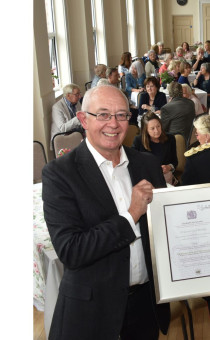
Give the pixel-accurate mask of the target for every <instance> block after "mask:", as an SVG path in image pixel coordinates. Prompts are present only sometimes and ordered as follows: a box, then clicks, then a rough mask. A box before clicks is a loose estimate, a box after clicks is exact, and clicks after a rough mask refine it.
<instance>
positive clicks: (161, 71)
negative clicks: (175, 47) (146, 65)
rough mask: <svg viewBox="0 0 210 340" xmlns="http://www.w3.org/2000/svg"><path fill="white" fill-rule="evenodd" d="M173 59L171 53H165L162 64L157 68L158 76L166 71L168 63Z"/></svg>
mask: <svg viewBox="0 0 210 340" xmlns="http://www.w3.org/2000/svg"><path fill="white" fill-rule="evenodd" d="M172 59H173V53H167V54H166V55H165V57H164V64H163V65H162V66H161V67H160V68H159V74H161V73H163V72H165V71H167V69H168V66H169V64H170V61H171V60H172Z"/></svg>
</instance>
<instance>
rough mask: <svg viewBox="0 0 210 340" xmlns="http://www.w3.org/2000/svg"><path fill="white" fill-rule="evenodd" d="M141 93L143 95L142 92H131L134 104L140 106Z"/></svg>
mask: <svg viewBox="0 0 210 340" xmlns="http://www.w3.org/2000/svg"><path fill="white" fill-rule="evenodd" d="M140 95H141V92H131V99H130V100H131V102H132V105H134V106H136V107H139V101H140Z"/></svg>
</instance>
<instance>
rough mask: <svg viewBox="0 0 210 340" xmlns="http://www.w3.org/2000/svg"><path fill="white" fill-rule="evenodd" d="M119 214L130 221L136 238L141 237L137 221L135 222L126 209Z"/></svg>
mask: <svg viewBox="0 0 210 340" xmlns="http://www.w3.org/2000/svg"><path fill="white" fill-rule="evenodd" d="M120 216H123V217H125V218H126V220H127V221H128V222H129V223H130V226H131V228H132V229H133V232H134V234H135V235H136V238H139V237H141V233H140V228H139V223H137V224H135V222H134V220H133V217H132V216H131V214H130V213H129V212H128V211H126V212H124V213H121V214H120Z"/></svg>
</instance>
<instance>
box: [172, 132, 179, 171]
mask: <svg viewBox="0 0 210 340" xmlns="http://www.w3.org/2000/svg"><path fill="white" fill-rule="evenodd" d="M170 156H171V164H173V166H174V168H176V167H177V165H178V159H177V152H176V139H175V137H174V136H173V135H171V150H170Z"/></svg>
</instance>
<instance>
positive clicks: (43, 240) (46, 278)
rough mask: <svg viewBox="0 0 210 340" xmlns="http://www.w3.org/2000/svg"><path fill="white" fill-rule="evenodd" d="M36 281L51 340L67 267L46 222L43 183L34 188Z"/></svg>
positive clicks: (37, 299)
mask: <svg viewBox="0 0 210 340" xmlns="http://www.w3.org/2000/svg"><path fill="white" fill-rule="evenodd" d="M33 222H34V223H33V243H34V249H33V278H34V292H33V298H34V306H35V307H36V308H37V309H38V310H40V311H44V323H45V333H46V337H47V338H48V334H49V329H50V325H51V320H52V316H53V312H54V308H55V303H56V300H57V296H58V289H59V285H60V281H61V278H62V276H63V264H62V263H61V262H60V260H59V259H58V257H57V254H56V253H55V250H54V249H53V245H52V242H51V239H50V235H49V232H48V229H47V226H46V223H45V220H44V215H43V202H42V183H38V184H34V186H33Z"/></svg>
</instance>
